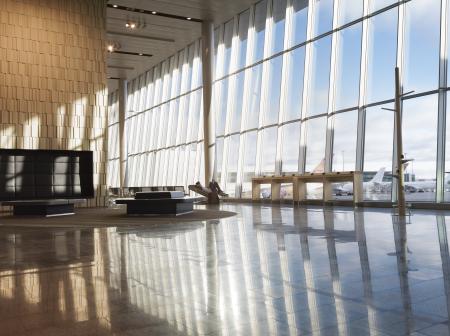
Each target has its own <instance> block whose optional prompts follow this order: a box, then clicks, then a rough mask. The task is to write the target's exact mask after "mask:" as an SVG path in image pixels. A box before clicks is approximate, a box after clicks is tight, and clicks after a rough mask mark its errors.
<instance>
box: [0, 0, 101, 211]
mask: <svg viewBox="0 0 450 336" xmlns="http://www.w3.org/2000/svg"><path fill="white" fill-rule="evenodd" d="M0 8H1V10H0V122H1V124H0V147H1V148H24V149H70V150H78V149H79V150H92V151H94V186H95V188H96V198H95V199H93V200H91V201H89V202H88V206H103V205H104V204H105V196H106V190H105V188H106V150H107V146H106V117H107V116H106V109H107V89H106V61H105V60H106V54H105V44H106V41H105V17H106V10H105V8H106V7H105V0H0Z"/></svg>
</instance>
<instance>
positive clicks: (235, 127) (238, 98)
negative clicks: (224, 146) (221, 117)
mask: <svg viewBox="0 0 450 336" xmlns="http://www.w3.org/2000/svg"><path fill="white" fill-rule="evenodd" d="M233 77H234V78H233V79H234V81H235V90H234V97H232V98H231V100H229V101H230V103H231V104H232V106H233V111H231V113H230V115H228V118H231V123H230V133H233V132H238V131H239V130H240V129H241V116H242V99H243V95H244V82H245V71H241V72H239V73H238V74H236V75H234V76H233Z"/></svg>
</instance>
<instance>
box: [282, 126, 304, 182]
mask: <svg viewBox="0 0 450 336" xmlns="http://www.w3.org/2000/svg"><path fill="white" fill-rule="evenodd" d="M282 131H283V150H282V154H281V171H282V172H283V173H297V172H298V153H299V148H300V144H299V141H300V122H295V123H290V124H287V125H284V126H283V129H282Z"/></svg>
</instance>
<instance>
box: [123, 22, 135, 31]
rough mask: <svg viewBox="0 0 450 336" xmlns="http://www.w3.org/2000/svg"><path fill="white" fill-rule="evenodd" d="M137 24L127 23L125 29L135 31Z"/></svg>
mask: <svg viewBox="0 0 450 336" xmlns="http://www.w3.org/2000/svg"><path fill="white" fill-rule="evenodd" d="M136 26H137V25H136V23H135V22H127V23H125V27H127V28H130V29H135V28H136Z"/></svg>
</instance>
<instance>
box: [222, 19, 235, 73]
mask: <svg viewBox="0 0 450 336" xmlns="http://www.w3.org/2000/svg"><path fill="white" fill-rule="evenodd" d="M233 25H234V21H233V20H230V21H228V22H227V23H225V26H224V33H223V48H224V57H223V71H222V73H223V74H224V75H226V74H228V72H229V70H230V62H231V42H232V39H233Z"/></svg>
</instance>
